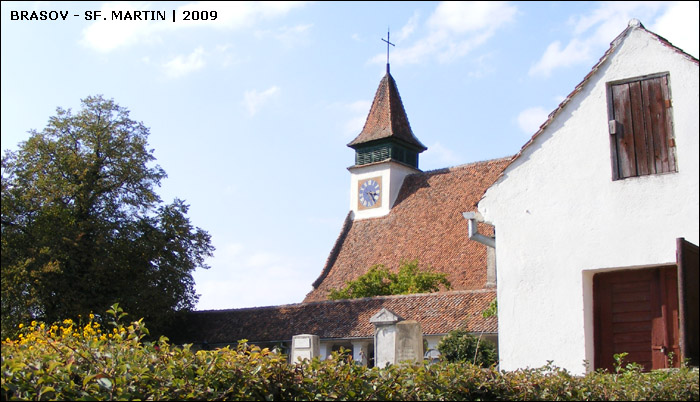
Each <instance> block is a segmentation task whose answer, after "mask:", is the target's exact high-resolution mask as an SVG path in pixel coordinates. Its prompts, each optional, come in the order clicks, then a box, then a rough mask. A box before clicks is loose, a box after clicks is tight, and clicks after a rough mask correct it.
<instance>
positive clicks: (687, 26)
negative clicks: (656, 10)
mask: <svg viewBox="0 0 700 402" xmlns="http://www.w3.org/2000/svg"><path fill="white" fill-rule="evenodd" d="M699 4H700V3H698V2H697V1H678V2H674V3H673V4H672V5H671V6H670V7H669V8H668V10H667V11H666V13H665V14H664V15H662V16H661V17H659V18H658V19H657V20H656V22H655V23H654V25H653V26H652V27H651V28H650V29H651V30H652V31H654V32H656V33H658V34H659V35H661V36H663V37H664V38H666V39H667V40H668V41H669V42H671V43H673V44H674V45H675V46H677V47H679V48H681V49H683V50H684V51H685V52H686V53H688V54H692V55H693V56H695V57H699V56H698V53H700V52H699V51H698V38H699V36H698V26H700V22H699V21H698V20H699V17H698V15H700V10H699V8H700V6H699ZM693 29H694V30H695V31H694V32H695V34H692V32H693Z"/></svg>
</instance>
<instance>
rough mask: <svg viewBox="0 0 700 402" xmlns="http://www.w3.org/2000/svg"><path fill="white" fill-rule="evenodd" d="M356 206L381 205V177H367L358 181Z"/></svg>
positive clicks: (370, 206) (372, 206) (371, 206)
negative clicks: (357, 202)
mask: <svg viewBox="0 0 700 402" xmlns="http://www.w3.org/2000/svg"><path fill="white" fill-rule="evenodd" d="M359 185H360V188H359V191H358V198H359V199H358V201H359V204H358V206H359V207H360V208H361V209H364V208H374V207H378V206H380V205H381V202H380V201H381V199H380V197H381V191H382V181H381V177H376V178H374V179H367V180H364V181H361V182H360V183H359Z"/></svg>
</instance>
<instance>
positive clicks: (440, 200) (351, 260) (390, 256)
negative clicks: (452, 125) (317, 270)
mask: <svg viewBox="0 0 700 402" xmlns="http://www.w3.org/2000/svg"><path fill="white" fill-rule="evenodd" d="M509 161H510V158H503V159H495V160H490V161H484V162H476V163H471V164H468V165H462V166H458V167H454V168H448V169H440V170H435V171H430V172H425V173H416V174H412V175H409V176H407V177H406V179H405V181H404V183H403V187H402V188H401V191H400V192H399V195H398V198H397V200H396V203H395V205H394V207H393V208H392V210H391V212H390V213H389V215H387V216H384V217H380V218H371V219H364V220H359V221H353V220H352V219H351V217H350V215H349V216H348V218H346V220H345V223H344V225H343V229H342V230H341V233H340V236H339V237H338V240H337V241H336V244H335V247H334V248H333V250H332V251H331V253H330V255H329V258H328V260H327V262H326V266H325V267H324V269H323V271H322V272H321V275H320V276H319V278H318V279H317V280H316V281H315V282H314V284H313V286H314V289H313V290H312V291H311V292H309V294H308V295H307V296H306V298H305V299H304V302H311V301H321V300H326V299H327V295H328V292H329V291H330V289H339V288H342V287H343V286H345V284H346V281H350V280H354V279H356V278H357V277H358V276H360V275H362V274H364V273H365V272H367V270H369V268H370V267H371V266H373V265H375V264H384V265H385V266H386V267H388V268H390V269H394V270H396V269H398V266H399V264H400V262H401V261H402V260H413V259H417V260H418V262H419V264H420V265H421V266H430V267H431V268H432V269H433V270H434V271H437V272H444V273H446V274H447V278H448V280H449V281H450V282H451V284H452V289H453V290H473V289H482V288H484V287H485V283H486V246H484V245H482V244H480V243H477V242H475V241H472V240H469V238H468V234H467V221H466V220H465V219H464V218H463V217H462V212H465V211H474V210H476V203H477V202H478V201H479V197H481V194H482V193H483V191H484V190H485V189H486V188H488V186H490V185H491V184H492V183H493V181H494V180H495V178H496V177H498V175H499V174H500V173H501V171H502V170H503V168H504V167H505V166H506V165H507V164H508V162H509ZM479 230H480V232H481V233H484V234H486V235H491V234H493V228H492V227H490V226H489V225H485V224H479Z"/></svg>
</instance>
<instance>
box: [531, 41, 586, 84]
mask: <svg viewBox="0 0 700 402" xmlns="http://www.w3.org/2000/svg"><path fill="white" fill-rule="evenodd" d="M590 59H591V47H590V43H589V41H586V42H581V41H579V40H577V39H574V40H572V41H571V42H569V44H568V45H566V47H565V48H564V49H562V48H561V42H559V41H556V42H553V43H550V44H549V46H547V50H545V52H544V55H542V58H541V59H540V60H539V61H538V62H537V63H535V65H534V66H532V67H530V72H529V74H530V75H531V76H532V75H543V76H549V74H550V73H551V72H552V70H554V69H555V68H558V67H568V66H572V65H574V64H578V63H581V62H585V61H588V60H590Z"/></svg>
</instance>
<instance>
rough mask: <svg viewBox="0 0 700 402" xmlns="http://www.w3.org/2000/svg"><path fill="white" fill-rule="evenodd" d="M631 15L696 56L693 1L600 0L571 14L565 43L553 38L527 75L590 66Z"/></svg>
mask: <svg viewBox="0 0 700 402" xmlns="http://www.w3.org/2000/svg"><path fill="white" fill-rule="evenodd" d="M633 18H636V19H639V20H640V21H642V23H643V24H645V26H646V27H647V28H649V29H650V30H651V31H653V32H655V33H657V34H659V35H661V36H663V37H665V38H666V39H668V40H670V41H671V42H672V43H674V44H675V45H677V46H678V47H680V48H682V49H684V50H686V51H687V52H688V53H691V54H693V53H692V51H695V52H696V53H695V56H697V48H698V3H697V2H601V3H600V6H599V7H598V8H596V9H595V10H593V11H591V12H590V13H588V14H585V15H576V16H572V18H571V20H570V25H571V27H572V28H571V38H570V39H568V43H567V44H566V45H562V41H561V40H557V41H554V42H552V43H551V44H550V45H549V46H547V49H546V50H545V52H544V54H543V55H542V57H541V58H540V60H538V61H537V62H535V63H534V64H533V66H532V67H531V68H530V75H531V76H536V75H539V76H544V77H546V76H549V75H550V74H551V72H552V71H554V70H555V69H558V68H563V67H569V66H572V65H576V64H581V63H588V64H591V65H592V63H594V62H595V61H596V60H597V57H598V56H599V55H600V54H601V53H602V52H604V51H605V49H607V48H608V46H609V45H610V42H612V40H613V39H614V38H615V37H617V35H619V34H620V33H621V32H622V31H623V30H624V29H625V28H626V27H627V24H628V23H629V21H630V20H631V19H633ZM653 21H656V22H655V23H653ZM672 38H673V39H672ZM681 44H682V45H681ZM684 47H686V48H687V49H685V48H684ZM688 49H690V50H688ZM693 49H695V50H693Z"/></svg>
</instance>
